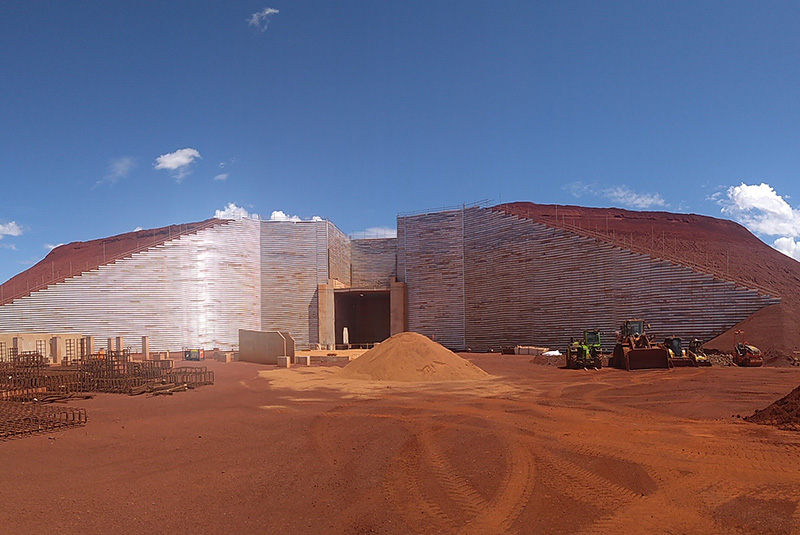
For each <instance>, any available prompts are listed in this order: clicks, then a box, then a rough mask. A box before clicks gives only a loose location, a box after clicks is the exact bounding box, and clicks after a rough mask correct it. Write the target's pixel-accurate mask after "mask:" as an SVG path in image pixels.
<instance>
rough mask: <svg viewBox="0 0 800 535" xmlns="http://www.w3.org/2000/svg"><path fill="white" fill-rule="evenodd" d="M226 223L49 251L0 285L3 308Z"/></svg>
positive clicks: (180, 227)
mask: <svg viewBox="0 0 800 535" xmlns="http://www.w3.org/2000/svg"><path fill="white" fill-rule="evenodd" d="M224 222H225V221H224V220H220V219H207V220H205V221H199V222H197V223H185V224H182V225H170V226H168V227H161V228H156V229H149V230H140V231H136V232H128V233H125V234H120V235H118V236H111V237H110V238H100V239H97V240H91V241H85V242H82V241H76V242H72V243H68V244H66V245H60V246H58V247H56V248H55V249H53V250H52V251H50V253H49V254H48V255H47V256H46V257H44V259H43V260H41V261H40V262H38V263H37V264H35V265H34V266H32V267H30V268H29V269H27V270H25V271H23V272H22V273H19V274H18V275H15V276H14V277H12V278H10V279H9V280H7V281H6V282H5V283H3V284H2V285H0V305H4V304H6V303H10V302H11V301H13V300H14V299H19V298H20V297H24V296H26V295H30V293H31V292H33V291H37V290H40V289H43V288H46V287H47V285H48V284H55V283H58V282H61V281H63V280H65V279H67V278H69V277H72V276H75V275H78V274H79V273H81V272H83V271H88V270H90V269H96V268H97V267H99V266H101V265H103V264H108V263H111V262H113V261H114V260H115V259H119V258H124V257H125V256H130V255H131V254H133V253H134V252H136V251H139V250H142V249H145V248H147V247H153V246H155V245H159V244H161V243H164V242H166V241H168V240H169V239H171V238H175V237H177V236H178V235H180V234H186V233H191V232H196V231H198V230H200V229H203V228H206V227H208V226H213V225H215V224H222V223H224Z"/></svg>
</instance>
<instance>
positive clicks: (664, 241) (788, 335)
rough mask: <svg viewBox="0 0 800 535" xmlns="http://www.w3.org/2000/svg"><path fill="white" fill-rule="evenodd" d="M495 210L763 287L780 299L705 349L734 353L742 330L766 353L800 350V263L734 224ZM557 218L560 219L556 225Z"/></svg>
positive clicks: (678, 217) (681, 217) (527, 206)
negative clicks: (603, 237) (611, 238)
mask: <svg viewBox="0 0 800 535" xmlns="http://www.w3.org/2000/svg"><path fill="white" fill-rule="evenodd" d="M494 209H496V210H500V211H503V212H505V213H509V214H514V215H517V216H520V217H527V218H532V219H536V220H538V221H542V222H545V223H547V224H550V225H555V226H563V225H567V226H570V227H571V228H576V227H577V228H579V229H583V230H584V231H587V232H595V231H596V232H599V233H602V234H605V233H608V234H613V235H614V236H615V237H616V240H617V242H618V243H619V244H621V245H623V246H624V244H626V243H627V244H628V245H630V244H631V243H632V244H633V245H634V246H635V247H637V248H639V250H644V251H647V252H649V254H651V255H652V256H663V257H667V258H685V259H686V260H687V261H688V262H692V263H694V264H697V265H701V266H705V267H706V268H707V269H708V270H709V271H710V270H713V271H716V272H717V273H718V274H723V275H724V277H725V278H728V279H729V280H733V281H737V282H740V283H741V284H743V285H745V286H750V287H752V286H753V285H755V286H758V287H761V288H765V289H767V290H769V291H770V292H772V294H773V295H778V296H780V297H781V303H780V304H778V305H772V306H769V307H766V308H764V309H762V310H760V311H758V312H757V313H756V314H753V315H752V316H750V317H749V318H747V319H746V320H745V321H743V322H741V323H740V324H738V325H736V326H735V327H733V328H731V329H730V330H729V331H728V332H726V333H724V334H722V335H720V336H718V337H717V338H715V339H714V340H712V341H710V342H708V343H707V344H706V347H709V348H716V349H720V350H722V351H730V350H731V348H732V347H733V331H734V330H736V329H743V330H744V331H745V333H746V335H747V340H748V342H750V343H752V344H753V345H755V346H757V347H759V348H760V349H761V350H762V351H777V352H780V353H783V354H791V352H792V350H796V349H800V320H799V319H798V318H800V262H797V261H796V260H794V259H792V258H790V257H788V256H786V255H784V254H783V253H781V252H779V251H777V250H775V249H773V248H772V247H770V246H769V245H767V244H765V243H764V242H762V241H761V240H759V239H758V238H756V237H755V236H754V235H753V234H752V233H750V231H748V230H747V229H746V228H744V227H743V226H741V225H739V224H738V223H734V222H733V221H728V220H725V219H717V218H713V217H708V216H701V215H695V214H673V213H669V212H633V211H630V210H622V209H620V208H586V207H582V206H555V205H546V204H534V203H528V202H516V203H508V204H501V205H499V206H496V207H495V208H494ZM556 213H558V220H556Z"/></svg>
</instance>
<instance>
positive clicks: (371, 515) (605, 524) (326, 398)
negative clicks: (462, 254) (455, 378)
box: [0, 355, 800, 534]
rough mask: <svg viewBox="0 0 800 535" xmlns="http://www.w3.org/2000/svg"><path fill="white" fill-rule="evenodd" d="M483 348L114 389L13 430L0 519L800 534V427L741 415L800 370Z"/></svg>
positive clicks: (63, 525) (202, 527)
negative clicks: (74, 409) (413, 365)
mask: <svg viewBox="0 0 800 535" xmlns="http://www.w3.org/2000/svg"><path fill="white" fill-rule="evenodd" d="M469 358H470V360H473V362H475V363H476V364H478V365H479V366H481V367H483V368H484V369H486V370H487V371H489V372H490V373H492V374H494V375H495V376H497V379H494V380H490V381H476V382H473V383H453V384H450V385H397V384H380V385H377V386H373V385H369V384H364V383H355V382H352V381H337V380H335V372H336V369H335V368H327V367H311V368H303V369H300V368H293V369H290V370H278V369H275V368H273V367H269V366H259V365H254V364H246V363H230V364H217V363H213V362H212V363H210V364H208V365H209V367H210V368H211V369H213V370H214V371H215V372H216V376H217V384H216V385H214V386H211V387H203V388H200V389H198V390H195V391H190V392H186V393H181V394H176V395H174V396H172V397H152V398H142V397H133V398H132V397H126V396H115V395H99V396H97V397H96V398H95V399H93V400H89V401H86V402H83V403H81V404H80V405H77V406H85V407H86V408H87V410H88V412H89V423H88V425H87V426H86V427H84V428H79V429H71V430H67V431H64V432H59V433H55V434H50V435H42V436H35V437H29V438H24V439H19V440H13V441H8V442H2V443H0V526H2V527H1V528H0V532H2V533H3V534H28V533H37V532H38V533H83V534H100V533H103V534H107V533H117V534H125V533H130V534H133V533H137V534H138V533H152V534H161V533H171V534H174V533H203V534H204V533H209V534H211V533H213V534H220V533H237V534H249V533H279V534H283V533H285V534H297V533H315V534H318V533H343V534H360V533H383V534H407V533H464V534H467V533H474V534H493V533H554V534H557V533H564V534H567V533H595V534H600V533H608V534H617V533H631V534H635V533H642V534H644V533H648V534H651V533H698V534H703V533H719V534H730V533H734V534H735V533H760V534H764V533H786V534H790V533H800V506H799V505H798V504H799V503H800V433H796V432H790V431H780V430H777V429H773V428H770V427H765V426H757V425H754V424H749V423H746V422H743V421H741V420H739V419H737V418H735V417H732V416H735V415H736V414H741V415H742V416H743V415H745V414H749V413H751V412H752V411H753V410H755V409H756V408H761V407H764V406H766V405H768V404H769V403H770V402H772V401H773V400H775V399H777V398H779V397H781V396H782V395H784V394H786V393H787V392H789V391H790V390H791V389H792V388H794V387H795V386H797V385H798V384H800V370H798V369H796V368H760V369H736V368H711V369H700V370H698V369H675V370H670V371H662V370H659V371H649V372H636V373H628V372H622V371H618V370H601V371H599V372H586V371H572V370H563V369H558V368H555V367H549V366H538V365H533V364H530V363H529V362H528V359H527V358H524V357H513V356H499V355H470V356H469ZM259 372H263V373H259Z"/></svg>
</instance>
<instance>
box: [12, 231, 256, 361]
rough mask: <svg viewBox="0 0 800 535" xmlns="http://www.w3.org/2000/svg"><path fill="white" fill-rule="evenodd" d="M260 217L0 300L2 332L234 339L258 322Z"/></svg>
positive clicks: (133, 339) (134, 345)
mask: <svg viewBox="0 0 800 535" xmlns="http://www.w3.org/2000/svg"><path fill="white" fill-rule="evenodd" d="M258 250H259V224H258V223H257V222H254V221H249V220H240V221H231V222H230V223H228V224H226V225H219V226H214V227H210V228H206V229H204V230H201V231H199V232H197V233H196V234H188V235H183V236H181V237H179V238H177V239H173V240H170V241H167V242H165V243H163V244H160V245H158V246H155V247H152V248H150V249H147V250H145V251H143V252H140V253H136V254H134V255H132V256H130V257H127V258H124V259H121V260H118V261H116V262H114V263H111V264H107V265H103V266H100V267H99V268H98V269H94V270H91V271H88V272H84V273H82V274H81V275H79V276H77V277H72V278H70V279H67V280H66V281H64V282H62V283H59V284H56V285H54V286H51V287H48V288H46V289H44V290H41V291H39V292H36V293H34V294H32V295H29V296H27V297H24V298H22V299H19V300H17V301H15V302H14V303H11V304H7V305H5V306H2V307H0V332H2V331H37V332H79V333H82V334H84V335H91V336H94V337H95V338H96V339H97V340H105V339H106V338H113V337H116V336H123V337H125V345H126V346H128V347H131V349H132V350H133V351H140V350H141V347H140V345H141V337H142V336H145V335H146V336H149V337H150V347H151V350H154V351H159V350H166V349H169V350H178V349H180V348H181V347H196V346H200V347H206V348H213V347H219V348H224V349H231V348H235V347H236V346H238V329H240V328H249V329H260V327H261V325H260V302H259V301H260V300H259V295H260V291H261V282H260V277H259V265H260V258H259V254H258Z"/></svg>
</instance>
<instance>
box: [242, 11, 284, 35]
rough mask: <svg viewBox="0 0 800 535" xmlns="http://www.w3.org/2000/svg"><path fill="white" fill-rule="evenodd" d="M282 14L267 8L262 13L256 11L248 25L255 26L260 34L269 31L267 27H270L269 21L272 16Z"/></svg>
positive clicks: (248, 20)
mask: <svg viewBox="0 0 800 535" xmlns="http://www.w3.org/2000/svg"><path fill="white" fill-rule="evenodd" d="M278 13H280V11H278V10H277V9H274V8H271V7H265V8H264V9H262V10H261V11H256V12H255V13H253V14H252V15H250V18H249V19H247V24H249V25H250V26H253V27H255V28H257V29H258V31H260V32H262V33H263V32H265V31H267V26H269V19H270V17H272V15H277V14H278Z"/></svg>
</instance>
